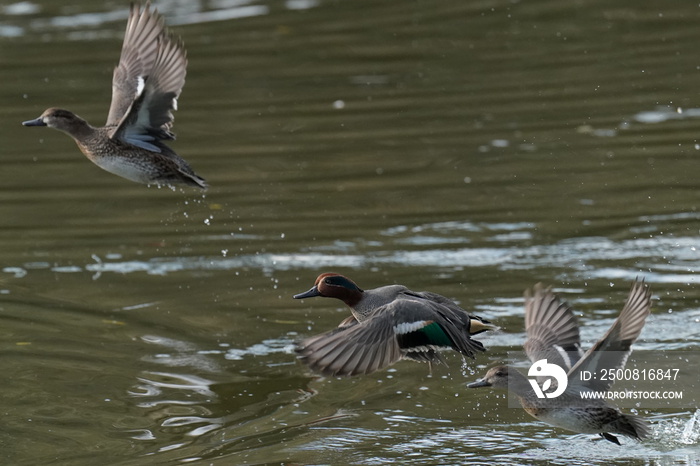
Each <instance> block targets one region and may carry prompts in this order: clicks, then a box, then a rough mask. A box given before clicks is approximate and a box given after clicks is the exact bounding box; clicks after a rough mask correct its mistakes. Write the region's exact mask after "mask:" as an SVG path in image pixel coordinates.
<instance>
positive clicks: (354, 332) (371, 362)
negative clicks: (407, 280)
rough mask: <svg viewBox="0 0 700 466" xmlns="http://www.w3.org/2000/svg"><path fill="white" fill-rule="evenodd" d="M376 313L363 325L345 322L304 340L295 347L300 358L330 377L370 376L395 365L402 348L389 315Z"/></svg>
mask: <svg viewBox="0 0 700 466" xmlns="http://www.w3.org/2000/svg"><path fill="white" fill-rule="evenodd" d="M380 310H382V308H379V309H378V311H380ZM376 312H377V311H375V315H374V316H373V317H370V318H368V319H367V320H364V321H362V322H358V321H357V320H355V321H354V322H353V321H350V320H349V318H348V319H345V320H344V321H343V322H341V324H340V326H338V327H336V328H334V329H333V330H331V331H329V332H325V333H322V334H320V335H316V336H313V337H310V338H307V339H306V340H303V341H302V342H300V343H298V344H297V347H296V352H297V354H298V355H299V358H300V359H301V360H302V361H303V362H304V363H305V364H307V365H308V366H309V367H310V368H311V369H312V370H313V371H315V372H318V373H321V374H324V375H329V376H353V375H359V374H370V373H372V372H375V371H377V370H379V369H383V368H385V367H387V366H389V365H391V364H393V363H395V362H396V361H398V360H399V359H401V357H402V352H401V348H399V345H398V343H397V341H396V338H394V331H393V327H392V325H391V323H390V322H389V319H388V315H386V314H377V313H376Z"/></svg>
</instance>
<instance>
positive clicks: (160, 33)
mask: <svg viewBox="0 0 700 466" xmlns="http://www.w3.org/2000/svg"><path fill="white" fill-rule="evenodd" d="M135 11H136V12H137V13H135ZM135 14H138V17H139V19H138V20H137V21H136V20H135V21H136V25H135V26H134V28H135V30H136V31H137V32H139V31H140V29H139V27H140V26H141V25H142V24H143V28H147V27H148V28H152V29H149V31H151V32H150V33H149V34H148V35H147V38H148V39H149V40H152V39H151V38H152V36H153V34H154V33H156V31H157V34H155V39H153V40H154V42H155V49H156V54H155V58H154V59H153V61H152V62H150V60H148V61H147V60H144V61H143V63H142V65H144V66H142V71H143V74H137V75H136V76H135V79H133V78H134V77H133V76H131V75H129V76H127V78H128V79H129V80H131V84H127V85H126V86H125V87H126V88H128V89H126V90H127V92H131V91H132V90H133V83H134V82H135V84H136V87H135V92H134V93H133V94H131V98H130V100H129V106H128V108H127V109H126V111H125V112H124V114H123V116H122V117H121V119H120V120H119V122H118V126H117V128H116V130H115V131H114V132H113V134H112V137H113V138H117V139H121V140H123V141H125V142H128V143H129V144H133V145H136V146H139V147H142V148H144V149H147V150H150V151H153V152H162V153H163V154H164V155H166V156H167V155H168V154H167V152H168V151H167V150H163V147H164V146H163V145H162V143H160V141H161V140H163V139H174V138H175V136H174V134H173V133H172V132H171V131H170V129H171V127H172V123H173V114H172V111H173V110H176V109H177V99H178V97H179V96H180V92H181V91H182V87H183V86H184V85H185V76H186V74H187V56H186V53H185V49H184V46H183V44H182V42H181V41H180V40H179V39H177V38H175V37H173V36H171V35H169V34H168V33H167V31H166V30H165V27H164V26H163V22H162V19H161V18H160V16H159V15H157V13H156V12H155V11H154V12H151V10H149V9H148V6H147V7H146V9H145V10H144V11H142V12H138V9H136V10H134V9H133V7H132V15H135ZM144 17H145V19H141V18H144ZM130 23H131V21H130ZM129 32H130V30H129V29H128V28H127V34H129ZM144 34H145V32H143V33H139V34H138V35H139V36H141V35H144ZM129 39H130V40H131V38H129ZM135 46H137V47H141V45H140V44H135ZM125 47H126V40H125ZM152 47H153V44H152V43H149V44H148V45H147V47H146V49H147V50H148V51H150V50H151V49H152ZM129 50H130V49H129ZM135 55H136V56H140V55H141V54H140V53H138V52H137V53H136V54H135ZM122 61H123V60H122ZM149 63H150V65H151V67H150V69H146V67H145V65H147V64H149ZM120 68H121V61H120V66H118V67H117V70H119V69H120ZM125 68H126V66H125ZM133 68H136V67H133ZM116 75H117V71H116V70H115V79H116ZM119 94H123V95H122V96H121V97H120V98H122V99H125V98H126V94H125V93H123V92H122V91H121V90H120V91H119ZM116 100H117V97H116V95H114V96H113V100H112V109H110V120H111V118H112V111H114V114H115V116H116V115H117V114H119V113H120V112H121V109H122V108H123V105H124V103H123V101H120V102H116Z"/></svg>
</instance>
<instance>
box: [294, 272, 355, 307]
mask: <svg viewBox="0 0 700 466" xmlns="http://www.w3.org/2000/svg"><path fill="white" fill-rule="evenodd" d="M362 293H363V290H362V288H360V287H359V286H357V284H356V283H355V282H353V281H352V280H350V279H349V278H347V277H344V276H343V275H340V274H337V273H332V272H326V273H322V274H321V275H319V276H318V278H316V282H315V283H314V286H313V287H312V288H311V289H310V290H309V291H306V292H304V293H299V294H295V295H294V299H304V298H314V297H316V296H321V297H323V298H336V299H339V300H341V301H343V302H344V303H345V304H347V305H348V306H350V307H353V306H354V305H355V304H357V303H358V302H359V301H360V300H361V299H362Z"/></svg>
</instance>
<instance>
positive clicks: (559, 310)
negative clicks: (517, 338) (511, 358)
mask: <svg viewBox="0 0 700 466" xmlns="http://www.w3.org/2000/svg"><path fill="white" fill-rule="evenodd" d="M525 331H526V333H527V341H526V342H525V344H524V345H523V346H524V348H525V353H526V354H527V357H528V358H529V359H530V360H531V361H532V362H535V361H539V360H540V359H547V361H548V362H549V363H550V364H557V365H558V366H560V367H562V368H563V369H565V370H569V369H571V368H572V367H573V366H574V364H576V362H577V361H578V360H579V359H580V358H581V356H583V350H582V349H581V344H580V343H581V338H580V336H579V330H578V325H577V324H576V317H574V312H573V310H572V309H571V308H570V307H569V306H568V305H567V304H566V303H565V302H562V301H560V300H559V298H558V297H557V295H555V294H554V293H552V290H551V288H544V287H543V286H542V284H541V283H538V284H536V285H535V287H534V289H533V290H532V291H531V290H526V291H525Z"/></svg>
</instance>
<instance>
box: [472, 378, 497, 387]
mask: <svg viewBox="0 0 700 466" xmlns="http://www.w3.org/2000/svg"><path fill="white" fill-rule="evenodd" d="M490 386H491V383H490V382H487V381H485V380H484V379H479V380H477V381H476V382H472V383H468V384H467V388H481V387H490Z"/></svg>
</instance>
